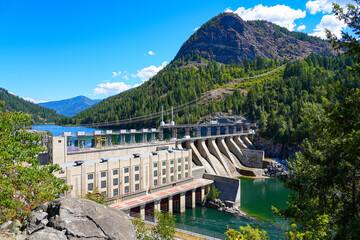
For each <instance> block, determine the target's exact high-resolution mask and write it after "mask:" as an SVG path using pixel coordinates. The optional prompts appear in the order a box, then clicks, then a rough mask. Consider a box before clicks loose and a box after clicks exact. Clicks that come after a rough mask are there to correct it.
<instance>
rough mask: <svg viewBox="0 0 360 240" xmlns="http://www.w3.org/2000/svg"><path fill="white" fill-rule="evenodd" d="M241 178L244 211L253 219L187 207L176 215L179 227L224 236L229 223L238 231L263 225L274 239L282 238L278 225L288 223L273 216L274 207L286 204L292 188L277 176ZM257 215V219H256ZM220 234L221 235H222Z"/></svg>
mask: <svg viewBox="0 0 360 240" xmlns="http://www.w3.org/2000/svg"><path fill="white" fill-rule="evenodd" d="M240 179H241V210H242V211H244V212H246V213H247V214H248V216H252V217H254V218H246V217H239V216H235V215H232V214H229V213H225V212H220V211H217V210H215V209H210V208H206V207H196V208H195V209H187V210H186V212H185V213H184V214H175V217H176V224H177V225H178V227H179V228H185V229H187V230H190V231H193V232H198V233H201V234H204V235H209V236H213V237H218V238H219V237H222V238H223V239H225V235H222V234H223V233H224V232H226V230H227V226H229V227H231V228H233V229H236V230H238V229H239V226H246V225H247V224H250V225H251V226H255V227H256V226H261V227H262V228H263V229H264V230H266V231H267V232H268V234H269V235H270V238H271V239H279V238H281V235H282V231H281V230H280V229H279V226H282V225H285V226H286V224H285V223H284V222H283V221H282V220H280V219H277V218H276V217H274V215H273V214H272V211H271V206H275V207H277V208H279V209H281V208H284V207H285V206H286V201H289V198H288V197H287V196H288V195H289V194H290V193H291V191H290V190H288V189H286V188H285V187H284V186H283V184H282V183H281V182H280V181H279V180H278V179H276V178H270V179H251V178H240ZM255 218H256V219H255ZM219 234H220V235H219Z"/></svg>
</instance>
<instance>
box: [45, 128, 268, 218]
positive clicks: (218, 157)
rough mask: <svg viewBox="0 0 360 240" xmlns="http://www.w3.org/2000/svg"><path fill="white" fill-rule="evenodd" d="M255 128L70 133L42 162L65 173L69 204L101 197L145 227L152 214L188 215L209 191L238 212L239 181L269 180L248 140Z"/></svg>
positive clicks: (51, 145) (56, 140)
mask: <svg viewBox="0 0 360 240" xmlns="http://www.w3.org/2000/svg"><path fill="white" fill-rule="evenodd" d="M251 127H255V124H250V123H245V122H232V123H218V122H217V121H211V122H210V123H208V124H186V125H175V124H162V125H160V126H159V127H158V128H152V129H139V130H136V129H123V130H118V131H113V130H106V131H93V133H90V134H87V133H84V132H76V133H72V132H64V133H63V134H62V136H57V137H55V136H53V137H50V138H49V140H48V153H47V154H45V155H44V156H46V158H45V157H44V159H43V162H52V163H56V164H59V165H60V167H61V168H62V170H61V171H59V172H57V173H56V176H57V177H59V178H60V179H62V180H63V181H64V182H66V183H67V184H69V185H70V186H72V190H71V192H70V193H69V195H70V196H79V195H85V194H86V193H87V192H91V191H93V190H95V189H97V190H99V192H100V193H101V194H103V195H105V196H106V201H107V202H108V203H109V204H110V205H111V206H112V207H114V208H117V209H121V210H123V211H126V212H128V214H129V215H130V216H137V215H140V216H141V217H142V218H143V219H146V218H147V217H149V219H152V218H153V217H154V214H153V210H154V209H157V210H161V211H164V212H179V213H183V212H184V211H185V209H186V208H194V207H195V204H202V203H203V201H204V197H205V195H206V193H207V190H206V189H208V186H209V185H211V184H215V187H216V188H217V189H218V190H219V191H220V192H221V194H220V196H219V198H220V199H221V200H223V201H226V202H227V204H230V205H233V206H239V205H240V204H241V201H240V200H241V197H240V195H241V184H240V179H238V177H239V176H241V175H246V176H261V175H262V174H263V173H264V172H263V167H264V152H263V151H258V150H256V149H255V148H254V146H253V145H252V143H251V141H250V140H249V135H252V134H254V133H255V132H254V130H252V129H251ZM164 135H166V136H167V139H164Z"/></svg>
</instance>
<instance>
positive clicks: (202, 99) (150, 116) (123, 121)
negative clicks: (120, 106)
mask: <svg viewBox="0 0 360 240" xmlns="http://www.w3.org/2000/svg"><path fill="white" fill-rule="evenodd" d="M285 66H286V64H284V65H281V66H280V67H278V68H275V69H273V70H271V71H269V72H266V73H262V74H259V75H256V76H251V77H245V78H234V79H233V80H232V81H231V82H230V83H229V85H234V84H236V83H237V82H239V81H243V80H247V79H254V78H259V77H264V76H267V75H270V74H273V73H275V72H278V71H280V70H282V69H283V68H285ZM212 97H213V95H212V93H211V92H208V93H205V94H204V95H203V96H202V97H200V98H196V99H194V100H192V101H189V102H187V103H184V104H182V105H179V106H176V107H174V108H173V111H174V113H177V112H181V111H183V110H185V109H187V108H190V107H194V106H198V105H200V104H202V103H203V102H205V101H206V100H208V99H210V98H212ZM212 99H213V98H212ZM170 111H171V109H167V110H165V111H164V113H165V114H169V113H170ZM159 117H161V111H159V112H156V113H151V114H148V115H145V116H139V117H133V118H127V119H121V120H117V121H111V122H103V123H88V124H79V126H83V127H100V126H111V125H120V124H127V123H135V122H142V121H147V120H151V119H154V118H159Z"/></svg>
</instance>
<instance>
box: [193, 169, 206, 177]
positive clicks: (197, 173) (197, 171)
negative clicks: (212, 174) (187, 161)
mask: <svg viewBox="0 0 360 240" xmlns="http://www.w3.org/2000/svg"><path fill="white" fill-rule="evenodd" d="M204 173H205V168H204V167H203V166H192V177H193V178H194V179H199V178H202V177H203V175H204Z"/></svg>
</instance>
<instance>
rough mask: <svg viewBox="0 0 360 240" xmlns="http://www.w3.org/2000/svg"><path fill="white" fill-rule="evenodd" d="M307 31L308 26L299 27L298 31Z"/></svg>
mask: <svg viewBox="0 0 360 240" xmlns="http://www.w3.org/2000/svg"><path fill="white" fill-rule="evenodd" d="M305 29H306V26H305V25H300V26H298V28H297V30H298V31H304V30H305Z"/></svg>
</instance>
